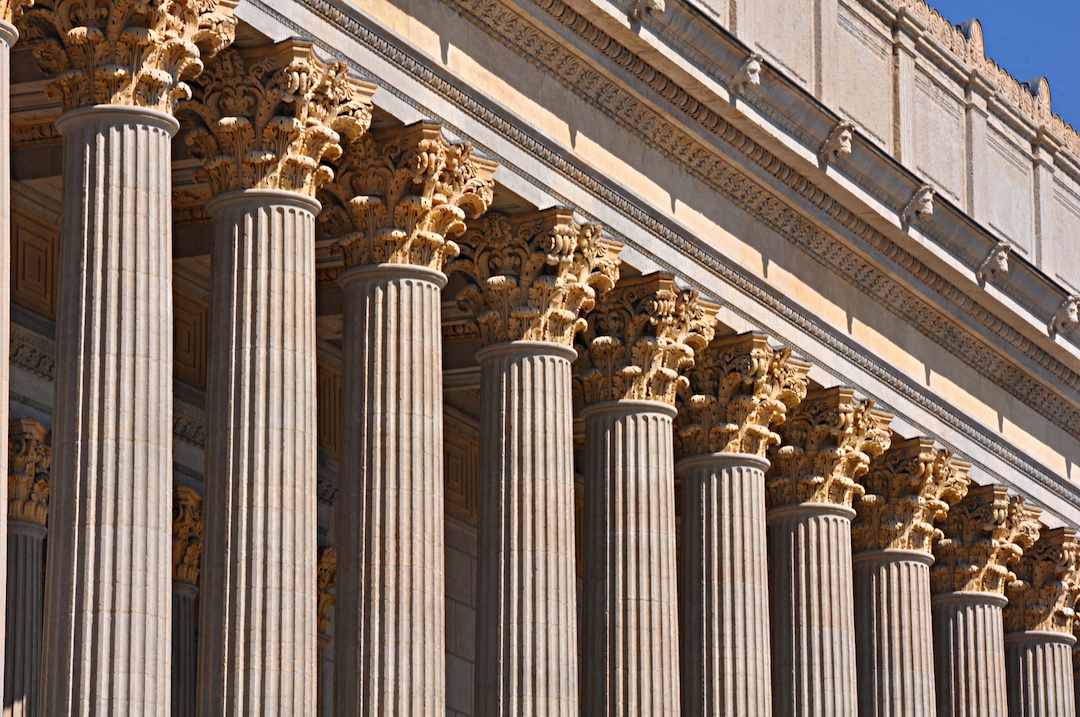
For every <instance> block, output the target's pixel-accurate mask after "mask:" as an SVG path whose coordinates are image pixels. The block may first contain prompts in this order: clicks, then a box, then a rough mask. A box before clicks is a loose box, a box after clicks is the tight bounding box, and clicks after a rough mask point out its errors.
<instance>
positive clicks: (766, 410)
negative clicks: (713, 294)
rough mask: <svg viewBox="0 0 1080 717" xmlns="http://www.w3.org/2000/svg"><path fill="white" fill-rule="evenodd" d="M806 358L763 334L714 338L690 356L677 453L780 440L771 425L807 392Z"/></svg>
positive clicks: (752, 447) (751, 449)
mask: <svg viewBox="0 0 1080 717" xmlns="http://www.w3.org/2000/svg"><path fill="white" fill-rule="evenodd" d="M809 368H810V364H809V363H808V362H806V361H803V360H801V359H797V358H794V357H792V355H791V349H786V348H785V349H779V350H774V349H773V348H771V347H770V346H769V341H768V337H767V336H765V334H757V333H748V334H741V335H739V336H730V337H725V338H722V339H716V340H714V341H713V342H712V343H710V344H709V345H708V346H707V347H706V348H705V349H704V350H703V351H699V352H698V353H697V355H696V356H695V357H694V366H693V368H691V369H689V370H688V371H687V373H686V376H687V379H688V381H689V384H688V386H687V388H686V390H684V391H682V392H681V395H680V400H679V402H678V407H679V413H678V416H677V417H676V419H675V422H676V431H675V446H676V449H677V451H678V453H679V454H680V455H683V456H690V455H698V454H701V453H749V454H752V455H755V456H761V457H763V458H764V457H765V452H766V451H767V450H768V449H769V446H772V445H775V444H777V443H779V442H780V435H779V434H777V433H775V432H773V430H772V427H773V426H776V425H779V424H781V423H783V422H784V419H785V418H786V417H787V412H788V410H789V409H791V408H792V407H793V406H795V405H797V404H798V403H799V402H800V401H801V400H802V399H803V398H804V397H805V396H806V384H807V378H806V372H807V371H808V370H809Z"/></svg>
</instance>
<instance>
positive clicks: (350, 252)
mask: <svg viewBox="0 0 1080 717" xmlns="http://www.w3.org/2000/svg"><path fill="white" fill-rule="evenodd" d="M496 166H497V165H496V163H495V162H492V161H490V160H487V159H483V158H481V157H477V156H476V155H475V154H474V153H473V148H472V145H471V144H470V143H468V142H462V143H458V144H452V143H450V142H449V141H447V140H446V138H445V137H443V136H442V128H441V125H439V124H437V123H434V122H418V123H416V124H413V125H410V126H408V127H405V128H402V129H399V130H395V131H392V132H384V133H379V134H366V135H364V136H363V137H362V138H361V139H360V140H359V141H356V142H352V143H350V144H349V145H348V146H347V147H346V148H345V153H344V154H343V155H342V157H341V159H340V161H339V162H338V163H337V172H338V177H337V180H336V181H334V182H333V183H332V184H330V185H328V186H327V187H326V191H325V192H323V193H322V194H320V199H321V200H322V202H323V206H324V207H325V208H324V210H323V212H322V214H321V215H320V217H319V220H320V223H321V224H322V227H323V231H324V233H326V235H327V236H332V237H338V242H337V244H335V245H334V247H333V250H334V251H335V252H336V253H338V254H340V255H341V257H342V258H343V259H344V261H345V266H346V268H351V267H355V266H365V265H371V264H412V265H415V266H422V267H427V268H430V269H435V270H438V271H442V270H443V267H444V265H445V263H446V261H447V260H449V259H452V258H454V257H455V256H457V254H458V245H457V244H456V243H455V242H454V241H453V240H454V239H456V238H457V237H459V236H461V234H462V233H463V232H464V231H465V220H466V219H467V218H476V217H479V216H480V215H482V214H483V213H484V212H486V211H487V209H488V207H489V206H491V200H492V196H493V193H494V189H495V182H494V180H493V179H492V178H491V175H492V173H493V172H494V171H495V168H496Z"/></svg>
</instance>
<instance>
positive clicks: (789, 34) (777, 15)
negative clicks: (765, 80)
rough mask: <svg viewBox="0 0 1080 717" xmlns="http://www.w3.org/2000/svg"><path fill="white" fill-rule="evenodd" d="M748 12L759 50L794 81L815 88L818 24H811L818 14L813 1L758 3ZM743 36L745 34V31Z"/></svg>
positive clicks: (748, 7)
mask: <svg viewBox="0 0 1080 717" xmlns="http://www.w3.org/2000/svg"><path fill="white" fill-rule="evenodd" d="M740 10H743V7H740ZM745 11H746V13H747V14H748V15H750V16H751V19H752V25H753V35H754V44H755V46H756V47H757V49H759V50H760V51H761V53H762V54H764V55H766V56H767V57H768V58H769V59H770V60H771V61H772V62H774V63H776V64H777V65H779V66H780V67H781V68H782V69H783V70H785V71H786V72H787V74H788V75H789V76H790V77H791V78H792V79H794V80H797V81H798V82H801V83H802V84H803V85H804V86H805V87H807V88H811V81H812V79H813V77H814V23H813V22H812V20H811V19H812V18H813V17H814V13H815V10H814V3H813V2H812V1H811V0H758V1H757V2H754V3H747V5H746V6H745ZM808 20H810V21H808ZM741 22H742V20H741V18H740V23H741ZM739 34H740V35H741V34H742V30H741V29H740V33H739Z"/></svg>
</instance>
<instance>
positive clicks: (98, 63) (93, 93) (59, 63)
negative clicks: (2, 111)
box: [16, 0, 236, 114]
mask: <svg viewBox="0 0 1080 717" xmlns="http://www.w3.org/2000/svg"><path fill="white" fill-rule="evenodd" d="M234 7H236V0H36V2H35V3H34V5H33V6H32V7H30V8H29V9H26V10H24V11H22V12H21V13H19V12H17V13H16V15H17V17H16V24H17V25H18V27H19V33H20V34H21V35H22V36H23V38H24V42H27V43H29V44H30V46H31V47H32V48H33V50H34V55H35V56H36V57H37V60H38V66H39V67H40V68H41V70H42V72H44V73H45V74H47V75H49V76H51V77H53V82H52V84H51V85H49V88H48V90H47V93H48V95H49V96H50V97H53V98H56V99H59V100H60V101H61V104H62V106H63V108H64V110H65V111H66V110H72V109H76V108H78V107H90V106H92V105H128V106H135V107H146V108H148V109H154V110H159V111H161V112H168V113H170V114H171V113H172V112H173V111H174V110H175V108H176V103H177V102H179V101H181V100H185V99H187V98H188V97H190V96H191V88H190V87H189V86H188V84H187V82H186V81H187V80H191V79H193V78H195V77H197V76H198V74H199V73H200V72H201V71H202V69H203V61H204V60H207V59H209V58H212V57H213V56H214V55H216V54H217V53H219V52H220V51H221V50H223V49H224V48H226V47H228V46H229V45H231V44H232V41H233V39H234V38H235V36H236V18H235V17H234V16H233V8H234Z"/></svg>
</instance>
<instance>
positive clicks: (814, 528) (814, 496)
mask: <svg viewBox="0 0 1080 717" xmlns="http://www.w3.org/2000/svg"><path fill="white" fill-rule="evenodd" d="M891 418H892V417H891V416H890V415H888V414H885V413H881V412H879V411H877V410H874V409H873V402H871V401H862V402H860V401H856V400H855V397H854V391H853V390H852V389H849V388H831V389H825V390H820V391H814V392H811V393H809V394H807V396H806V398H805V400H803V401H802V403H800V404H799V405H798V406H796V407H795V408H794V409H793V410H792V412H791V415H790V416H789V417H788V419H787V421H785V422H784V423H782V424H781V425H780V427H779V429H778V430H779V433H780V436H781V439H782V443H781V445H780V446H779V447H778V448H774V449H773V450H772V451H771V452H770V456H769V457H770V460H771V461H772V467H771V468H770V469H769V472H768V474H767V475H766V490H767V498H768V514H767V520H768V541H769V607H770V615H771V618H772V650H773V652H772V661H773V662H772V674H773V710H774V711H775V713H776V714H779V715H794V716H795V717H810V716H813V717H826V716H828V717H849V716H854V715H855V714H857V711H858V705H857V697H856V680H855V672H856V669H855V606H854V599H853V592H852V591H853V584H852V583H853V574H852V565H851V519H852V518H853V517H854V516H855V511H854V510H852V508H851V503H852V500H853V499H854V498H857V497H859V496H861V495H862V493H863V488H862V486H861V485H859V484H858V483H856V479H857V478H858V477H859V476H861V475H862V474H863V473H865V472H866V470H867V467H868V464H869V460H870V459H871V458H873V457H874V456H876V455H879V454H881V453H882V451H884V450H885V449H887V448H888V447H889V429H888V424H889V421H890V420H891Z"/></svg>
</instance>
